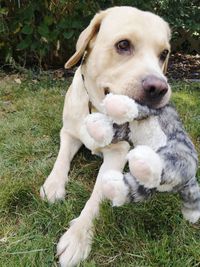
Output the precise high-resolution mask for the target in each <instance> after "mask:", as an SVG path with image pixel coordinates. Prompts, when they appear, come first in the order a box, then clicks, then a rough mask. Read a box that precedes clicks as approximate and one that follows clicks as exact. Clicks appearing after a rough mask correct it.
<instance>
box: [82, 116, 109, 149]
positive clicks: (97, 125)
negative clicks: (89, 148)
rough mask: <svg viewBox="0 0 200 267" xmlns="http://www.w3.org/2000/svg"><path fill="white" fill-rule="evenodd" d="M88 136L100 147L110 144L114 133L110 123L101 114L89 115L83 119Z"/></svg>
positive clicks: (106, 117)
mask: <svg viewBox="0 0 200 267" xmlns="http://www.w3.org/2000/svg"><path fill="white" fill-rule="evenodd" d="M85 124H86V128H87V130H88V133H89V135H90V136H91V137H92V138H93V139H94V140H95V141H96V142H97V143H99V144H101V146H106V145H108V144H110V143H111V141H112V138H113V135H114V132H113V126H112V121H111V120H110V119H109V118H108V116H106V115H104V114H101V113H92V114H89V115H88V116H87V117H86V119H85Z"/></svg>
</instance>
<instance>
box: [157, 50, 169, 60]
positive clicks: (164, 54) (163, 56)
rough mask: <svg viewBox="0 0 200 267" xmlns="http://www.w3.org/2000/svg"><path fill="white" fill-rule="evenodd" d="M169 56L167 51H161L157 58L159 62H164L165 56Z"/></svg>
mask: <svg viewBox="0 0 200 267" xmlns="http://www.w3.org/2000/svg"><path fill="white" fill-rule="evenodd" d="M168 54H169V50H168V49H164V50H163V51H162V53H161V54H160V56H159V58H160V60H161V61H165V59H166V57H167V55H168Z"/></svg>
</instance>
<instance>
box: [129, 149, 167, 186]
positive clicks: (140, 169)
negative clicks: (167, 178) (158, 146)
mask: <svg viewBox="0 0 200 267" xmlns="http://www.w3.org/2000/svg"><path fill="white" fill-rule="evenodd" d="M127 158H128V160H129V169H130V172H131V174H132V175H133V176H134V177H135V178H136V180H137V181H138V182H139V184H141V185H144V187H146V188H155V187H157V186H158V185H159V184H160V181H161V174H162V162H161V159H160V157H159V155H158V154H157V153H156V152H154V151H153V150H152V149H151V148H150V147H148V146H137V147H136V148H134V149H133V150H131V151H130V152H129V153H128V155H127Z"/></svg>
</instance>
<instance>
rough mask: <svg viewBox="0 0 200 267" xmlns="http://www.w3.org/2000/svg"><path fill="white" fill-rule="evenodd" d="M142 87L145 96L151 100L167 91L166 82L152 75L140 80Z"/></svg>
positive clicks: (158, 97)
mask: <svg viewBox="0 0 200 267" xmlns="http://www.w3.org/2000/svg"><path fill="white" fill-rule="evenodd" d="M142 87H143V90H144V92H145V95H146V97H147V98H148V99H151V100H154V99H156V100H158V99H160V98H162V97H163V96H164V95H165V94H166V93H167V91H168V85H167V82H166V81H165V80H164V79H162V78H158V77H156V76H154V75H149V76H147V77H145V79H144V80H143V81H142Z"/></svg>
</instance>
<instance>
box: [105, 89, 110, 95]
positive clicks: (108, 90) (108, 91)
mask: <svg viewBox="0 0 200 267" xmlns="http://www.w3.org/2000/svg"><path fill="white" fill-rule="evenodd" d="M108 94H110V88H109V87H104V95H105V96H106V95H108Z"/></svg>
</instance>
